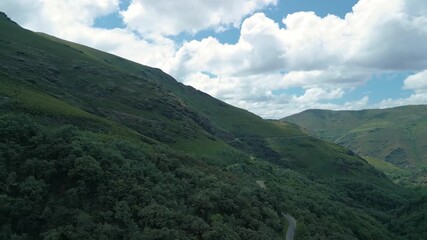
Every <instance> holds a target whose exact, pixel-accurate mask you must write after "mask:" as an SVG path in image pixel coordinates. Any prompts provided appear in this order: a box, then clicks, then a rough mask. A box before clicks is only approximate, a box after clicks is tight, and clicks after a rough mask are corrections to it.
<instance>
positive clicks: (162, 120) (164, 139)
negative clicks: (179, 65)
mask: <svg viewBox="0 0 427 240" xmlns="http://www.w3.org/2000/svg"><path fill="white" fill-rule="evenodd" d="M0 18H1V17H0ZM0 29H1V31H0V56H1V58H0V73H1V74H0V80H1V81H0V85H1V87H0V89H1V91H0V97H1V98H0V106H2V105H3V106H6V107H5V108H4V109H3V110H2V111H5V112H8V111H11V110H13V111H16V110H17V109H18V110H19V109H21V110H20V111H24V112H32V113H33V114H35V115H36V116H40V115H42V116H43V117H39V119H41V120H40V122H41V123H46V122H47V121H51V122H49V124H50V125H52V124H62V123H69V122H72V123H76V122H78V125H79V126H82V127H83V128H85V127H86V128H88V129H89V130H90V131H99V132H100V133H101V134H106V135H109V134H110V135H111V134H114V135H121V136H125V137H129V138H130V139H141V140H144V141H146V142H149V143H151V144H152V143H155V142H157V143H159V144H160V143H164V144H166V145H167V146H169V147H172V148H174V149H175V150H179V151H183V152H185V153H187V154H188V153H191V154H194V155H195V156H202V157H203V159H205V161H206V162H207V163H210V164H214V165H222V166H224V165H225V166H226V169H234V168H239V166H240V165H239V164H240V162H241V161H242V160H243V159H248V157H249V155H253V156H256V157H257V158H256V159H257V160H256V161H260V162H262V161H264V160H267V161H269V162H272V163H275V164H276V165H277V166H279V167H286V168H291V169H294V170H296V171H298V172H300V173H302V174H304V175H306V176H309V178H310V179H312V180H315V181H318V182H319V183H321V184H322V183H323V182H325V181H329V180H328V179H340V180H339V181H344V182H345V183H346V184H347V182H352V181H355V180H357V181H361V182H363V183H364V184H367V185H373V186H375V188H380V189H383V190H384V191H386V192H388V193H387V194H391V195H389V196H388V197H393V196H394V194H395V193H397V192H400V191H403V190H402V189H400V188H399V187H397V186H395V185H393V184H392V183H391V182H390V181H389V180H388V179H387V178H385V177H384V176H383V175H381V174H380V173H379V172H378V171H376V170H374V169H373V168H372V167H370V165H368V164H367V163H366V162H365V161H364V160H362V159H360V158H358V157H356V156H353V155H352V154H351V153H349V152H347V150H346V149H344V148H341V147H339V146H337V145H334V144H329V143H326V142H322V141H320V140H317V139H314V138H311V137H309V136H307V135H305V134H304V133H303V132H302V131H301V130H300V129H299V128H297V127H295V126H294V125H292V124H286V123H280V122H272V121H265V120H263V119H261V118H260V117H258V116H256V115H254V114H251V113H249V112H247V111H245V110H242V109H238V108H235V107H233V106H230V105H228V104H226V103H223V102H221V101H219V100H217V99H214V98H212V97H210V96H208V95H207V94H205V93H202V92H200V91H197V90H195V89H193V88H191V87H187V86H184V85H182V84H180V83H178V82H176V81H175V80H174V79H173V78H171V77H170V76H168V75H166V74H164V73H163V72H161V71H160V70H158V69H154V68H150V67H146V66H142V65H138V64H136V63H133V62H130V61H127V60H124V59H122V58H119V57H116V56H113V55H110V54H107V53H103V52H101V51H97V50H95V49H91V48H88V47H84V46H81V45H78V44H74V43H69V42H66V41H63V40H60V39H56V38H53V37H51V36H47V35H44V34H34V33H32V32H30V31H27V30H24V29H22V28H20V27H19V26H17V25H16V24H14V23H12V22H10V21H6V20H5V19H0ZM17 92H19V94H16V93H17ZM12 107H13V108H12ZM40 110H41V112H40ZM76 119H80V120H81V119H83V120H82V121H80V120H76ZM52 120H55V123H52ZM90 126H93V128H91V127H90ZM245 161H246V160H245ZM239 171H241V170H239ZM251 174H252V173H251ZM273 179H274V178H273ZM271 181H274V180H271ZM339 181H338V182H337V183H336V184H337V186H336V187H337V188H341V187H344V188H346V186H345V185H340V184H339V183H340V182H339ZM329 183H330V182H329ZM329 183H328V185H329V187H331V190H328V191H326V193H327V194H331V192H333V190H332V189H334V185H333V184H329ZM273 184H274V182H273ZM283 184H285V183H283ZM286 184H288V183H286ZM334 184H335V183H334ZM349 190H350V189H344V190H342V191H343V194H344V195H346V194H348V191H349ZM313 191H314V190H313ZM322 191H323V190H322ZM340 191H341V190H340ZM405 194H406V193H405ZM344 195H343V196H344ZM340 201H341V200H340ZM342 201H344V200H342ZM345 201H352V200H345ZM399 201H401V200H399ZM355 204H356V203H355ZM358 204H359V203H358ZM360 204H361V203H360ZM369 204H370V203H364V205H363V204H362V205H363V208H371V207H372V206H370V205H369ZM356 205H357V204H356ZM357 207H361V206H359V205H357ZM297 208H298V207H297ZM374 208H375V207H374ZM361 214H362V215H363V214H366V213H365V212H363V213H361ZM307 221H308V220H307ZM372 221H375V220H372ZM372 224H374V225H377V223H372Z"/></svg>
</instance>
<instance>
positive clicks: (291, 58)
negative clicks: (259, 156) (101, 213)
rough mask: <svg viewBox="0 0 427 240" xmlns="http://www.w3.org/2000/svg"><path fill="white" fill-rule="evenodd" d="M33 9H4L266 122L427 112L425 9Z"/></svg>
mask: <svg viewBox="0 0 427 240" xmlns="http://www.w3.org/2000/svg"><path fill="white" fill-rule="evenodd" d="M26 1H27V0H3V1H2V2H0V9H1V10H2V11H4V12H6V14H8V15H9V16H10V17H11V18H12V19H14V20H15V21H17V22H18V23H19V24H21V25H22V26H24V27H26V28H28V29H30V30H34V31H41V32H46V33H48V34H52V35H55V36H58V37H61V38H65V39H67V40H70V41H75V42H79V43H82V44H85V45H89V46H91V47H94V48H98V49H101V50H104V51H107V52H110V53H113V54H116V55H119V56H122V57H125V58H128V59H130V60H133V61H136V62H139V63H141V64H145V65H150V66H154V67H159V68H161V69H162V70H163V71H165V72H167V73H169V74H171V75H172V76H174V77H175V78H176V79H177V80H178V81H181V82H183V83H184V84H187V85H192V86H194V87H196V88H198V89H200V90H202V91H205V92H207V93H209V94H211V95H212V96H214V97H217V98H219V99H221V100H223V101H226V102H228V103H230V104H233V105H236V106H238V107H242V108H245V109H248V110H250V111H252V112H254V113H256V114H259V115H260V116H262V117H266V118H281V117H284V116H287V115H290V114H293V113H297V112H299V111H303V110H305V109H308V108H325V109H347V110H353V109H364V108H384V107H394V106H400V105H406V104H426V103H427V44H425V42H427V30H426V28H425V26H426V24H427V1H424V0H360V1H356V0H234V1H228V0H204V1H200V0H185V1H184V0H177V1H169V0H158V1H155V2H153V1H150V0H94V1H72V0H64V1H55V0H44V1H42V0H34V1H32V4H28V2H26Z"/></svg>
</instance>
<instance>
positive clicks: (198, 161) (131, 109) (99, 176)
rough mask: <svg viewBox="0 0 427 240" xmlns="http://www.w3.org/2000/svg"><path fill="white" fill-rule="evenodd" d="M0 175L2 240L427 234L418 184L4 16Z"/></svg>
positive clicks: (0, 21)
mask: <svg viewBox="0 0 427 240" xmlns="http://www.w3.org/2000/svg"><path fill="white" fill-rule="evenodd" d="M105 41H108V39H105ZM414 134H416V133H414ZM409 163H412V162H410V161H408V164H409ZM414 163H415V160H414ZM0 180H1V181H0V231H1V232H0V238H1V239H284V238H285V236H286V231H287V228H288V225H289V223H288V222H287V220H286V219H287V218H289V219H292V218H294V219H295V220H296V230H295V239H423V238H424V239H425V238H426V236H427V235H426V234H427V230H426V229H427V222H426V221H425V219H424V220H423V218H422V216H425V214H426V211H427V207H426V198H425V197H423V196H424V194H425V193H423V190H419V189H409V188H405V187H403V186H400V185H396V184H394V183H393V182H392V181H391V180H390V179H389V178H388V177H387V176H386V175H384V174H383V173H382V172H381V171H379V170H377V169H375V168H374V167H372V166H371V165H370V164H368V162H366V161H365V160H364V159H362V158H360V157H359V156H357V155H356V154H354V153H353V152H352V151H349V150H348V149H346V148H344V147H342V146H339V145H336V144H334V143H329V142H326V141H322V140H320V139H317V138H315V137H312V136H310V135H308V134H306V133H305V132H304V131H302V130H301V129H300V127H297V126H295V125H294V124H289V123H283V122H280V121H267V120H263V119H262V118H260V117H258V116H256V115H254V114H252V113H250V112H248V111H246V110H242V109H239V108H236V107H233V106H231V105H229V104H226V103H224V102H222V101H219V100H217V99H215V98H212V97H210V96H209V95H207V94H205V93H203V92H200V91H198V90H196V89H194V88H192V87H189V86H185V85H183V84H181V83H179V82H177V81H176V80H175V79H173V78H172V77H171V76H169V75H167V74H165V73H164V72H162V71H161V70H159V69H155V68H151V67H148V66H143V65H139V64H137V63H135V62H131V61H128V60H125V59H123V58H120V57H117V56H114V55H111V54H108V53H105V52H101V51H98V50H96V49H92V48H89V47H85V46H82V45H79V44H76V43H72V42H67V41H64V40H61V39H58V38H55V37H52V36H49V35H46V34H43V33H34V32H31V31H28V30H25V29H23V28H21V27H20V26H19V25H17V24H16V23H14V22H13V21H11V20H10V19H9V18H8V17H7V16H6V15H5V14H0ZM285 216H286V217H285ZM292 225H293V224H292Z"/></svg>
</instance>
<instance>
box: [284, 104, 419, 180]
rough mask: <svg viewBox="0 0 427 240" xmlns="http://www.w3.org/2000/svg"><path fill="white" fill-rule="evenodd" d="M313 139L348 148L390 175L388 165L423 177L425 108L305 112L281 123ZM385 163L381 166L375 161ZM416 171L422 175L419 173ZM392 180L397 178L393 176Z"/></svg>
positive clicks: (405, 173)
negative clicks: (294, 125)
mask: <svg viewBox="0 0 427 240" xmlns="http://www.w3.org/2000/svg"><path fill="white" fill-rule="evenodd" d="M283 120H284V121H287V122H291V123H295V124H298V125H300V126H301V127H303V128H305V129H307V130H308V131H310V132H312V133H313V134H314V135H315V136H317V137H319V138H321V139H324V140H327V141H331V142H334V143H337V144H340V145H342V146H345V147H348V148H350V149H351V150H352V151H354V152H355V153H357V154H359V155H361V156H365V157H366V159H367V160H369V161H370V162H372V163H373V164H374V165H376V166H377V167H379V168H383V169H384V170H385V171H386V172H387V171H388V172H389V173H390V174H393V173H398V174H399V172H400V174H403V176H405V175H408V173H407V171H406V172H405V170H400V171H399V170H396V168H392V167H389V165H388V164H387V163H391V164H393V165H395V166H397V167H400V168H403V169H409V170H412V171H413V172H415V173H416V174H418V175H419V176H420V177H421V181H425V180H427V179H424V180H423V179H422V176H427V137H426V136H427V106H425V105H419V106H404V107H398V108H392V109H381V110H363V111H326V110H308V111H304V112H302V113H300V114H296V115H293V116H290V117H287V118H284V119H283ZM379 159H380V160H382V161H385V162H386V163H383V164H381V163H380V162H379V161H378V160H379ZM420 169H421V170H422V171H420ZM396 177H399V175H397V176H396Z"/></svg>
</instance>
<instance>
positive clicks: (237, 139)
mask: <svg viewBox="0 0 427 240" xmlns="http://www.w3.org/2000/svg"><path fill="white" fill-rule="evenodd" d="M308 137H310V136H308V135H295V136H285V137H239V138H235V139H233V140H230V141H226V143H232V142H236V141H240V140H241V139H267V140H268V139H273V140H274V139H292V138H308Z"/></svg>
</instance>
